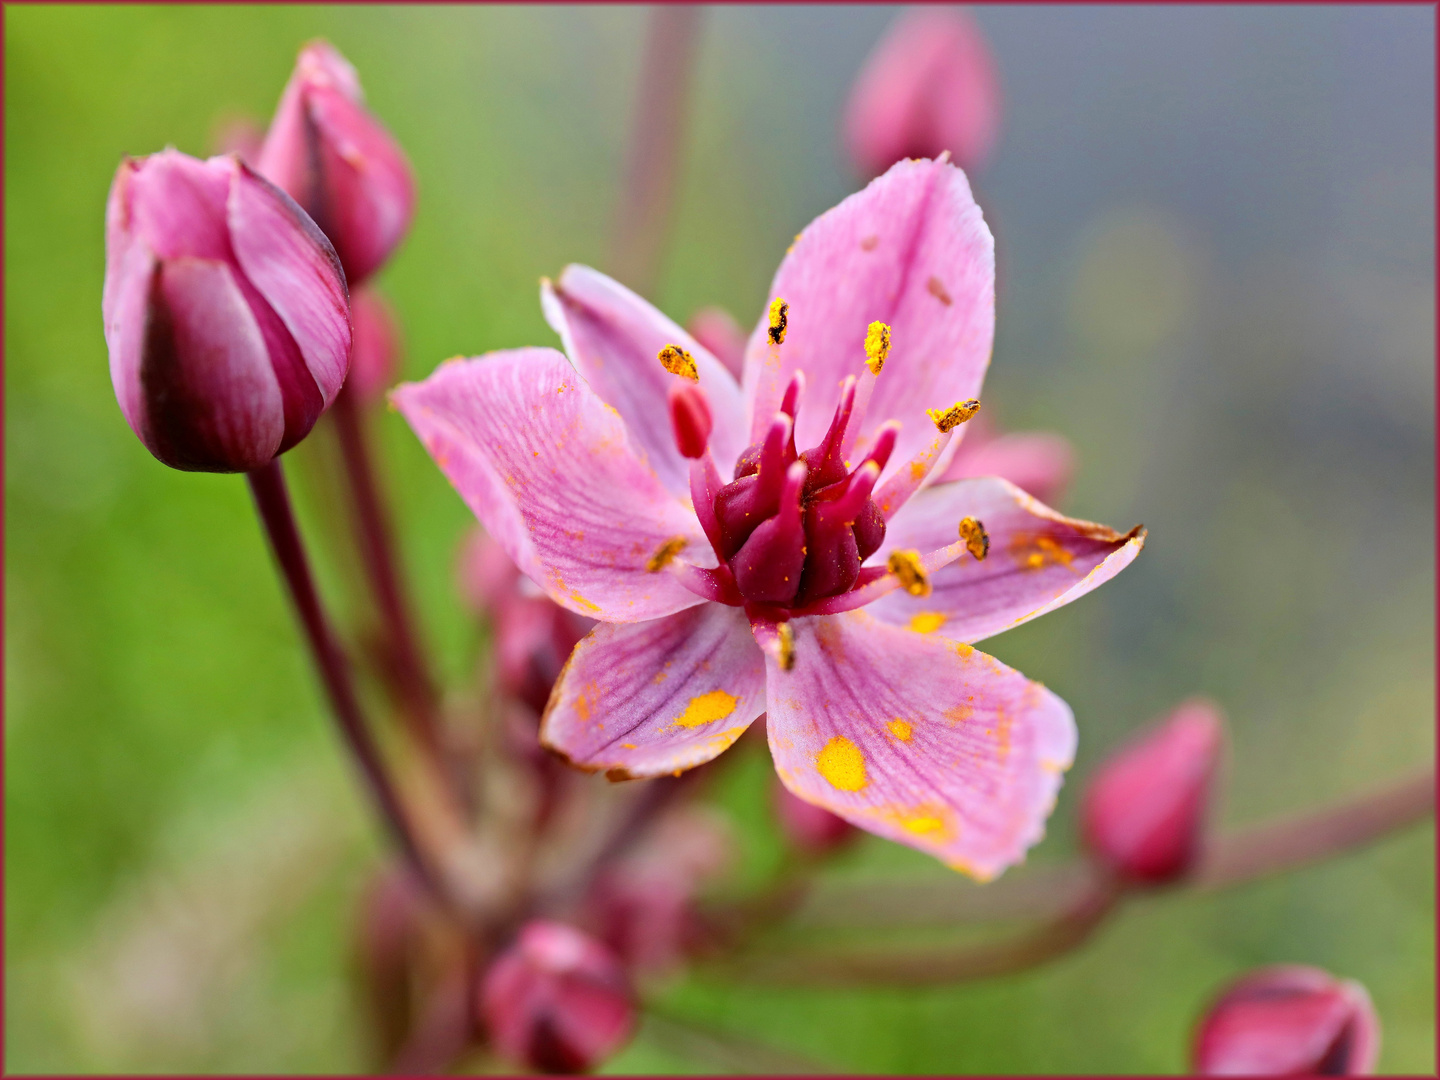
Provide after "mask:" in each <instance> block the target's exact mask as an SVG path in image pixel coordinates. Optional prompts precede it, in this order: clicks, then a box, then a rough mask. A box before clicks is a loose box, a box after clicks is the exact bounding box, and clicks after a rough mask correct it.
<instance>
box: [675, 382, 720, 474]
mask: <svg viewBox="0 0 1440 1080" xmlns="http://www.w3.org/2000/svg"><path fill="white" fill-rule="evenodd" d="M714 427H715V421H714V420H713V419H712V418H711V416H710V402H709V401H707V400H706V399H705V391H704V390H701V389H700V387H698V386H696V385H695V384H694V383H692V382H685V381H683V380H681V379H676V380H675V381H674V382H673V383H671V385H670V428H671V430H672V431H674V433H675V446H676V447H677V448H678V449H679V451H680V456H681V457H686V458H690V459H691V460H694V459H695V458H699V457H704V456H705V448H706V447H707V446H709V445H710V432H711V430H712V429H713V428H714Z"/></svg>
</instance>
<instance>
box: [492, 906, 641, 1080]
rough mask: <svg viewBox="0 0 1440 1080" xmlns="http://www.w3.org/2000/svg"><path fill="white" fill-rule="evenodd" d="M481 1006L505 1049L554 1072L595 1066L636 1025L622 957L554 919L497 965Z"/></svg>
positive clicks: (525, 933)
mask: <svg viewBox="0 0 1440 1080" xmlns="http://www.w3.org/2000/svg"><path fill="white" fill-rule="evenodd" d="M479 1008H480V1019H481V1022H482V1023H483V1024H484V1026H485V1029H486V1031H487V1032H488V1033H489V1036H490V1039H491V1041H492V1042H493V1043H494V1045H495V1048H496V1049H497V1050H498V1051H499V1052H500V1053H502V1054H503V1055H505V1056H506V1057H508V1058H509V1059H510V1060H512V1061H514V1062H515V1063H517V1064H521V1065H525V1066H528V1067H529V1068H532V1069H537V1070H539V1071H540V1072H546V1073H578V1072H584V1071H587V1070H589V1069H592V1068H594V1067H595V1066H596V1065H599V1064H600V1063H601V1062H602V1061H604V1060H605V1059H606V1058H608V1057H609V1056H610V1055H611V1054H613V1053H615V1051H617V1050H619V1049H620V1047H621V1046H623V1045H624V1044H625V1042H626V1040H628V1039H629V1038H630V1034H631V1032H632V1031H633V1030H634V1027H635V1002H634V997H633V995H632V993H631V990H630V984H629V982H628V981H627V980H626V978H625V972H624V970H623V969H622V968H621V966H620V961H619V960H617V959H616V957H615V955H614V954H613V953H612V952H611V951H610V950H609V949H607V948H606V947H605V946H604V945H602V944H600V942H598V941H596V940H595V939H594V938H592V937H590V936H588V935H586V934H582V933H581V932H580V931H579V930H576V929H574V928H573V927H570V926H566V925H565V924H564V923H557V922H551V921H549V920H546V919H534V920H532V921H530V922H529V923H526V924H525V926H524V927H523V928H522V929H521V931H520V935H519V937H518V938H517V939H516V941H515V943H514V944H513V945H511V946H510V947H509V948H508V949H506V950H505V951H504V952H503V953H501V954H500V956H499V957H498V958H497V959H496V960H495V961H494V963H492V964H491V965H490V969H489V970H488V971H487V972H486V973H485V978H484V980H483V982H482V983H481V986H480V999H479Z"/></svg>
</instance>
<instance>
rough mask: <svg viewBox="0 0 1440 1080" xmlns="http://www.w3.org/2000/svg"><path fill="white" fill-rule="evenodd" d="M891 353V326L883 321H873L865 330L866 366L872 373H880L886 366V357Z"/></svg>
mask: <svg viewBox="0 0 1440 1080" xmlns="http://www.w3.org/2000/svg"><path fill="white" fill-rule="evenodd" d="M889 355H890V327H888V326H886V325H885V324H884V323H883V322H872V323H871V324H870V329H869V330H867V331H865V366H866V367H868V368H869V369H870V374H871V375H879V374H880V369H881V368H883V367H884V366H885V357H887V356H889Z"/></svg>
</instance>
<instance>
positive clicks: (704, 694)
mask: <svg viewBox="0 0 1440 1080" xmlns="http://www.w3.org/2000/svg"><path fill="white" fill-rule="evenodd" d="M764 711H765V666H764V664H763V663H762V662H761V658H760V650H759V648H757V647H756V645H755V641H754V639H753V638H752V637H751V636H750V624H749V622H748V621H747V620H746V618H745V615H744V612H742V611H741V610H740V609H739V608H732V607H725V606H724V605H722V604H703V605H701V606H700V607H695V608H691V609H690V610H688V611H682V612H679V613H678V614H675V615H670V616H668V617H666V618H664V619H655V620H653V621H651V622H644V623H629V624H627V625H620V626H617V625H614V624H608V623H601V624H600V625H599V626H597V627H595V629H594V630H592V631H591V632H590V636H589V637H587V638H585V640H583V641H582V642H580V644H579V645H577V646H576V647H575V651H574V652H573V653H571V654H570V662H569V663H568V664H567V665H566V666H565V670H564V672H562V673H561V676H560V681H559V682H558V683H557V684H556V687H555V692H554V694H553V695H551V698H550V706H549V708H548V709H547V710H546V712H545V720H544V723H543V724H542V725H541V728H540V741H541V742H542V743H544V744H545V745H546V746H548V747H549V748H550V749H552V750H554V751H556V752H558V753H560V754H563V755H564V756H565V757H566V758H568V759H569V760H570V762H571V763H572V764H574V765H577V766H579V767H580V768H582V769H587V770H591V771H596V770H600V769H604V770H606V771H607V772H608V773H610V774H611V776H612V778H613V779H629V778H631V777H642V776H663V775H665V774H666V773H673V772H677V771H679V770H681V769H689V768H693V767H694V766H696V765H701V764H703V763H704V762H707V761H709V760H710V759H711V758H713V757H715V756H717V755H718V754H720V753H721V752H722V751H724V750H726V749H727V748H728V747H729V746H730V744H731V743H733V742H734V741H735V740H736V739H738V738H739V737H740V736H741V735H742V734H744V732H745V729H746V728H747V727H749V726H750V724H751V723H753V722H754V720H755V718H756V717H757V716H759V715H760V714H761V713H762V712H764Z"/></svg>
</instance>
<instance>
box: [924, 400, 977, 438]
mask: <svg viewBox="0 0 1440 1080" xmlns="http://www.w3.org/2000/svg"><path fill="white" fill-rule="evenodd" d="M979 411H980V400H979V399H978V398H970V399H969V400H968V401H957V402H956V403H955V404H954V405H951V406H950V407H949V408H948V409H926V410H925V413H926V415H927V416H929V417H930V419H931V420H933V421H935V426H936V427H937V428H939V429H940V430H941V431H949V430H951V429H952V428H957V427H959V426H960V425H961V424H963V423H965V421H966V420H969V419H970V418H971V417H972V416H974V415H975V414H976V413H977V412H979Z"/></svg>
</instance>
